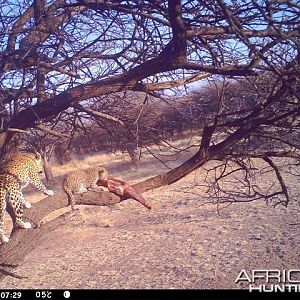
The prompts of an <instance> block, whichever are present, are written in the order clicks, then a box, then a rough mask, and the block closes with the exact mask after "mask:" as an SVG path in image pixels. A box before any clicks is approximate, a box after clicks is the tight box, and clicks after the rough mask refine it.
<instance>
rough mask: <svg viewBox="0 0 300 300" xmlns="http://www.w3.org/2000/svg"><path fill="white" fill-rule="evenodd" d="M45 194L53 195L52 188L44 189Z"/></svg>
mask: <svg viewBox="0 0 300 300" xmlns="http://www.w3.org/2000/svg"><path fill="white" fill-rule="evenodd" d="M45 194H46V195H48V196H53V195H54V192H53V191H52V190H46V191H45Z"/></svg>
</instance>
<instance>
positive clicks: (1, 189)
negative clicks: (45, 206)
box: [0, 153, 54, 243]
mask: <svg viewBox="0 0 300 300" xmlns="http://www.w3.org/2000/svg"><path fill="white" fill-rule="evenodd" d="M42 172H43V160H42V157H41V155H39V154H33V153H18V154H16V155H15V156H13V157H12V159H11V160H10V161H9V162H8V163H7V165H6V166H5V167H4V168H3V169H2V170H1V172H0V241H1V242H2V243H5V242H8V241H9V238H8V237H7V236H6V235H4V231H3V227H4V214H5V208H6V204H7V202H8V203H9V204H10V205H11V207H12V208H13V211H14V213H15V217H16V224H14V226H19V227H21V228H25V229H27V228H31V224H30V223H29V222H24V221H23V209H24V207H25V208H30V207H31V204H30V203H29V202H28V201H26V200H25V198H24V195H23V193H22V189H23V188H24V187H25V186H27V185H28V184H29V183H31V184H32V185H34V186H35V187H36V188H37V189H38V190H39V191H42V192H43V193H45V194H46V195H49V196H52V195H53V194H54V193H53V191H52V190H48V189H47V188H46V187H45V186H44V184H43V183H42V182H41V180H40V178H39V173H42Z"/></svg>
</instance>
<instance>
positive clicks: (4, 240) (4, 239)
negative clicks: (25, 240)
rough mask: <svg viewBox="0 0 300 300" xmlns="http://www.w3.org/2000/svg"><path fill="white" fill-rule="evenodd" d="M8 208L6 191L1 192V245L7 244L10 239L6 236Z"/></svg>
mask: <svg viewBox="0 0 300 300" xmlns="http://www.w3.org/2000/svg"><path fill="white" fill-rule="evenodd" d="M5 208H6V191H5V190H1V191H0V241H1V243H7V242H8V241H9V237H8V236H6V235H5V234H4V214H5Z"/></svg>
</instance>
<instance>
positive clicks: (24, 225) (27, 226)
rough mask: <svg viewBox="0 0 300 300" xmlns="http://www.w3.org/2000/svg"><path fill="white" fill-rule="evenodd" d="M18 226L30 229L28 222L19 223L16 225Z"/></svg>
mask: <svg viewBox="0 0 300 300" xmlns="http://www.w3.org/2000/svg"><path fill="white" fill-rule="evenodd" d="M18 225H19V226H20V227H21V228H23V229H30V228H31V224H30V223H29V222H20V223H18Z"/></svg>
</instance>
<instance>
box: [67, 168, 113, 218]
mask: <svg viewBox="0 0 300 300" xmlns="http://www.w3.org/2000/svg"><path fill="white" fill-rule="evenodd" d="M98 180H108V170H107V169H106V168H104V167H103V166H100V167H94V168H89V169H87V170H76V171H74V172H72V173H70V174H69V175H67V176H66V177H65V178H64V179H63V182H62V187H63V190H64V192H65V193H66V194H67V196H68V201H69V203H68V205H70V206H71V213H74V210H75V204H76V203H75V199H74V195H76V194H82V193H85V192H87V191H93V190H94V191H95V190H100V188H99V186H98V185H97V184H96V183H97V181H98Z"/></svg>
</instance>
